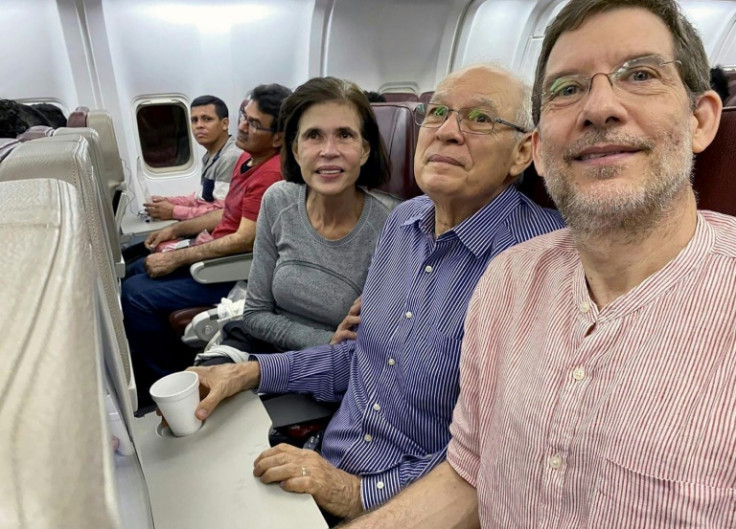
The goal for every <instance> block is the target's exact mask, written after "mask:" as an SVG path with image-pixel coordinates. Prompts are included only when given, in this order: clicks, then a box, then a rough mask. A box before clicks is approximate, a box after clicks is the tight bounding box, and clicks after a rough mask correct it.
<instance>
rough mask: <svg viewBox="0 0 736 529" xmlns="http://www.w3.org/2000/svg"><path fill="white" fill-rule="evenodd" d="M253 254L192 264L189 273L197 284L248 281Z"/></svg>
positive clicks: (229, 256) (230, 256) (236, 255)
mask: <svg viewBox="0 0 736 529" xmlns="http://www.w3.org/2000/svg"><path fill="white" fill-rule="evenodd" d="M252 261H253V252H248V253H239V254H235V255H228V256H225V257H216V258H215V259H207V260H206V261H199V262H198V263H194V264H193V265H192V266H191V267H190V268H189V272H190V273H191V274H192V278H194V280H195V281H196V282H197V283H203V284H209V283H224V282H225V281H238V280H240V279H245V280H247V279H248V274H249V273H250V265H251V262H252Z"/></svg>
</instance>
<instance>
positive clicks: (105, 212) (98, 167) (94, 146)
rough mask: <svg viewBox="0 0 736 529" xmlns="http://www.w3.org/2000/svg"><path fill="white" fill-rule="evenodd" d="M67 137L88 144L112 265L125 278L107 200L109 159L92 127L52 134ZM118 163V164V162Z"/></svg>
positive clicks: (66, 129) (109, 205)
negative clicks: (76, 138) (73, 137)
mask: <svg viewBox="0 0 736 529" xmlns="http://www.w3.org/2000/svg"><path fill="white" fill-rule="evenodd" d="M68 135H79V136H82V137H83V138H84V139H85V140H87V143H88V144H89V154H90V160H91V162H92V169H93V172H94V176H95V178H96V179H97V182H98V186H97V188H98V189H99V190H100V196H99V201H98V202H99V206H100V210H101V211H102V216H103V219H104V227H105V230H106V232H107V240H108V241H109V243H110V251H111V252H112V257H113V263H114V264H115V273H116V274H117V276H118V277H119V278H121V279H122V278H123V277H125V260H124V259H123V252H122V250H121V248H120V229H119V227H118V222H117V220H116V218H115V211H114V209H113V204H112V202H111V201H110V200H109V195H108V182H109V177H108V176H107V175H109V170H108V162H109V161H110V158H109V157H107V156H105V152H104V149H103V147H102V139H101V136H100V134H99V133H98V132H97V130H96V129H94V128H93V127H76V128H70V127H61V128H58V129H56V131H55V133H54V136H68ZM116 150H117V147H116ZM118 163H120V161H119V160H118Z"/></svg>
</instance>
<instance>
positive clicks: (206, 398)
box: [187, 362, 261, 421]
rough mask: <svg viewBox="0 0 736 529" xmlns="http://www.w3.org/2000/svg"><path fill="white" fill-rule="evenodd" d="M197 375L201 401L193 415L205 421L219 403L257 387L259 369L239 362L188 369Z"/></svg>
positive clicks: (253, 363) (247, 363)
mask: <svg viewBox="0 0 736 529" xmlns="http://www.w3.org/2000/svg"><path fill="white" fill-rule="evenodd" d="M187 371H194V372H195V373H197V375H199V395H200V398H201V399H202V401H201V402H200V403H199V406H197V411H196V412H195V415H196V416H197V418H198V419H200V420H202V421H203V420H205V419H206V418H207V417H209V416H210V415H211V414H212V411H213V410H214V409H215V408H216V407H217V405H218V404H220V402H222V401H223V400H225V399H226V398H228V397H232V396H233V395H235V394H236V393H240V392H241V391H245V390H247V389H253V388H255V387H257V386H258V382H259V381H260V378H261V368H260V366H259V365H258V362H240V363H237V364H222V365H217V366H210V367H190V368H188V369H187Z"/></svg>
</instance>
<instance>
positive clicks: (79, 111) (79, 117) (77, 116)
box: [66, 106, 89, 127]
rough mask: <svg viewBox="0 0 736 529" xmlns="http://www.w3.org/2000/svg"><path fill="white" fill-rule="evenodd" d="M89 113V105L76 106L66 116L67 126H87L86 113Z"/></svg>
mask: <svg viewBox="0 0 736 529" xmlns="http://www.w3.org/2000/svg"><path fill="white" fill-rule="evenodd" d="M88 113H89V107H81V106H80V107H77V108H76V109H74V112H72V113H71V114H69V117H68V118H66V126H67V127H86V126H87V114H88Z"/></svg>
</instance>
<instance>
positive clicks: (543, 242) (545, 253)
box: [491, 228, 578, 274]
mask: <svg viewBox="0 0 736 529" xmlns="http://www.w3.org/2000/svg"><path fill="white" fill-rule="evenodd" d="M571 258H572V259H573V260H577V259H578V251H577V248H576V247H575V241H574V239H573V237H572V233H571V232H570V230H569V229H567V228H562V229H558V230H556V231H552V232H549V233H544V234H542V235H539V236H537V237H534V238H532V239H529V240H526V241H523V242H520V243H519V244H517V245H515V246H511V247H510V248H508V249H506V250H504V251H503V252H501V253H500V254H498V255H497V256H496V257H495V258H494V259H493V260H492V261H491V263H497V266H505V267H508V268H509V269H511V270H517V271H520V273H522V274H525V273H526V270H528V269H529V268H534V267H536V266H537V265H538V264H539V263H541V262H545V263H548V264H549V263H552V266H555V264H554V263H558V264H559V263H561V262H565V261H569V260H570V259H571Z"/></svg>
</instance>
